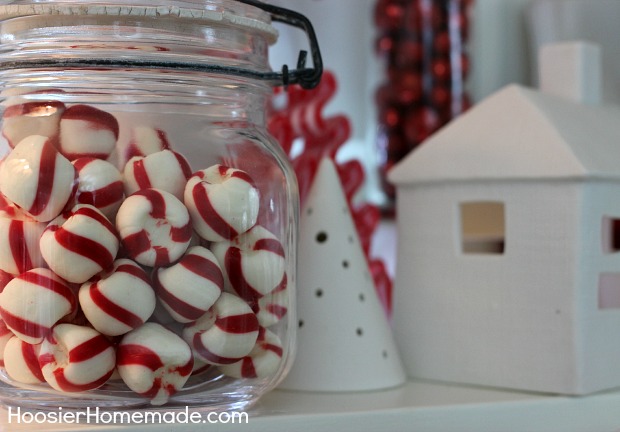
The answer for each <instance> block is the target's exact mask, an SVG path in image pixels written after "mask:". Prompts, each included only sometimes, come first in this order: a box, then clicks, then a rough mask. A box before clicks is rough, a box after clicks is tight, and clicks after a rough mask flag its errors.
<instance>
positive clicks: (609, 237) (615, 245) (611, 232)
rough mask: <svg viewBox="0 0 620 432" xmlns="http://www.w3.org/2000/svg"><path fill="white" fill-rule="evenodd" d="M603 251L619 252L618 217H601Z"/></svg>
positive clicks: (619, 223) (619, 230)
mask: <svg viewBox="0 0 620 432" xmlns="http://www.w3.org/2000/svg"><path fill="white" fill-rule="evenodd" d="M602 228H603V231H602V234H603V243H602V244H603V252H605V253H616V252H620V219H619V218H612V217H607V216H606V217H604V218H603V225H602Z"/></svg>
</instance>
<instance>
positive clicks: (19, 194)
mask: <svg viewBox="0 0 620 432" xmlns="http://www.w3.org/2000/svg"><path fill="white" fill-rule="evenodd" d="M75 177H76V175H75V169H74V168H73V165H71V162H69V161H68V160H67V159H66V158H64V157H63V156H62V155H61V154H60V153H58V151H57V150H56V148H55V147H54V145H53V144H52V142H51V141H50V140H49V139H48V138H46V137H44V136H40V135H32V136H29V137H27V138H25V139H23V140H22V141H20V143H19V144H17V146H15V148H14V149H13V151H12V152H11V153H10V154H9V155H8V156H7V158H6V159H5V160H4V161H3V163H2V165H0V191H1V192H2V194H4V196H5V197H6V198H8V199H9V200H10V201H11V202H12V203H14V204H17V205H18V206H19V207H20V208H21V209H22V210H24V211H25V212H26V213H27V214H28V215H29V216H30V217H32V218H33V219H35V220H37V221H39V222H48V221H50V220H52V219H54V218H55V217H56V216H58V215H59V214H60V212H61V211H62V209H63V208H64V207H65V205H66V204H67V202H68V201H69V198H70V197H71V194H72V192H73V184H74V182H75Z"/></svg>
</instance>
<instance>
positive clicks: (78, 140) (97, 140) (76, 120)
mask: <svg viewBox="0 0 620 432" xmlns="http://www.w3.org/2000/svg"><path fill="white" fill-rule="evenodd" d="M118 133H119V127H118V121H117V120H116V118H115V117H114V116H113V115H112V114H110V113H108V112H105V111H102V110H100V109H97V108H95V107H92V106H89V105H74V106H72V107H70V108H67V110H66V111H65V112H64V113H63V114H62V117H61V118H60V140H59V144H58V147H59V150H60V152H61V153H62V154H63V155H64V156H65V157H67V158H68V159H70V160H75V159H78V158H81V157H94V158H98V159H107V158H108V156H110V154H111V153H112V151H113V150H114V148H115V146H116V140H117V139H118Z"/></svg>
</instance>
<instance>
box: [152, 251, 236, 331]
mask: <svg viewBox="0 0 620 432" xmlns="http://www.w3.org/2000/svg"><path fill="white" fill-rule="evenodd" d="M153 283H154V287H155V290H156V292H157V297H158V298H159V300H160V302H161V303H162V305H163V306H164V308H165V309H166V310H167V311H168V312H169V313H170V315H171V316H172V317H173V318H174V319H175V320H176V321H178V322H182V323H188V322H192V321H196V320H197V319H198V318H200V317H201V316H202V315H204V314H205V312H207V310H209V308H210V307H211V306H213V304H214V303H215V301H216V300H217V299H218V297H219V296H220V294H221V293H222V290H223V289H224V277H223V276H222V270H221V269H220V265H219V264H218V262H217V259H216V258H215V256H214V255H213V253H212V252H211V251H210V250H208V249H206V248H204V247H202V246H195V247H193V248H191V249H189V250H188V251H187V253H186V254H185V255H184V256H183V258H181V260H180V261H179V262H178V263H176V264H174V265H172V266H170V267H167V268H164V267H161V268H158V269H157V270H156V271H155V274H154V277H153Z"/></svg>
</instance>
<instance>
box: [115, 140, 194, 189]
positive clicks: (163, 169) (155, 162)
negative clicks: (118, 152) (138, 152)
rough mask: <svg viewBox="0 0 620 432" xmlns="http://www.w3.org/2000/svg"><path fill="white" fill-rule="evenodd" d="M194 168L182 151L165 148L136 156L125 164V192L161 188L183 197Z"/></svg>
mask: <svg viewBox="0 0 620 432" xmlns="http://www.w3.org/2000/svg"><path fill="white" fill-rule="evenodd" d="M191 175H192V170H191V168H190V166H189V163H188V162H187V160H186V159H185V158H184V157H183V155H181V154H180V153H177V152H173V151H172V150H163V151H160V152H157V153H152V154H150V155H148V156H134V157H132V158H131V159H129V161H128V162H127V164H126V165H125V169H124V170H123V179H124V183H125V194H126V195H131V194H132V193H134V192H137V191H139V190H142V189H151V188H154V189H159V190H164V191H166V192H170V193H171V194H172V195H174V196H175V197H177V198H178V199H180V200H182V199H183V191H184V190H185V184H186V183H187V180H188V179H189V178H190V177H191Z"/></svg>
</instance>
